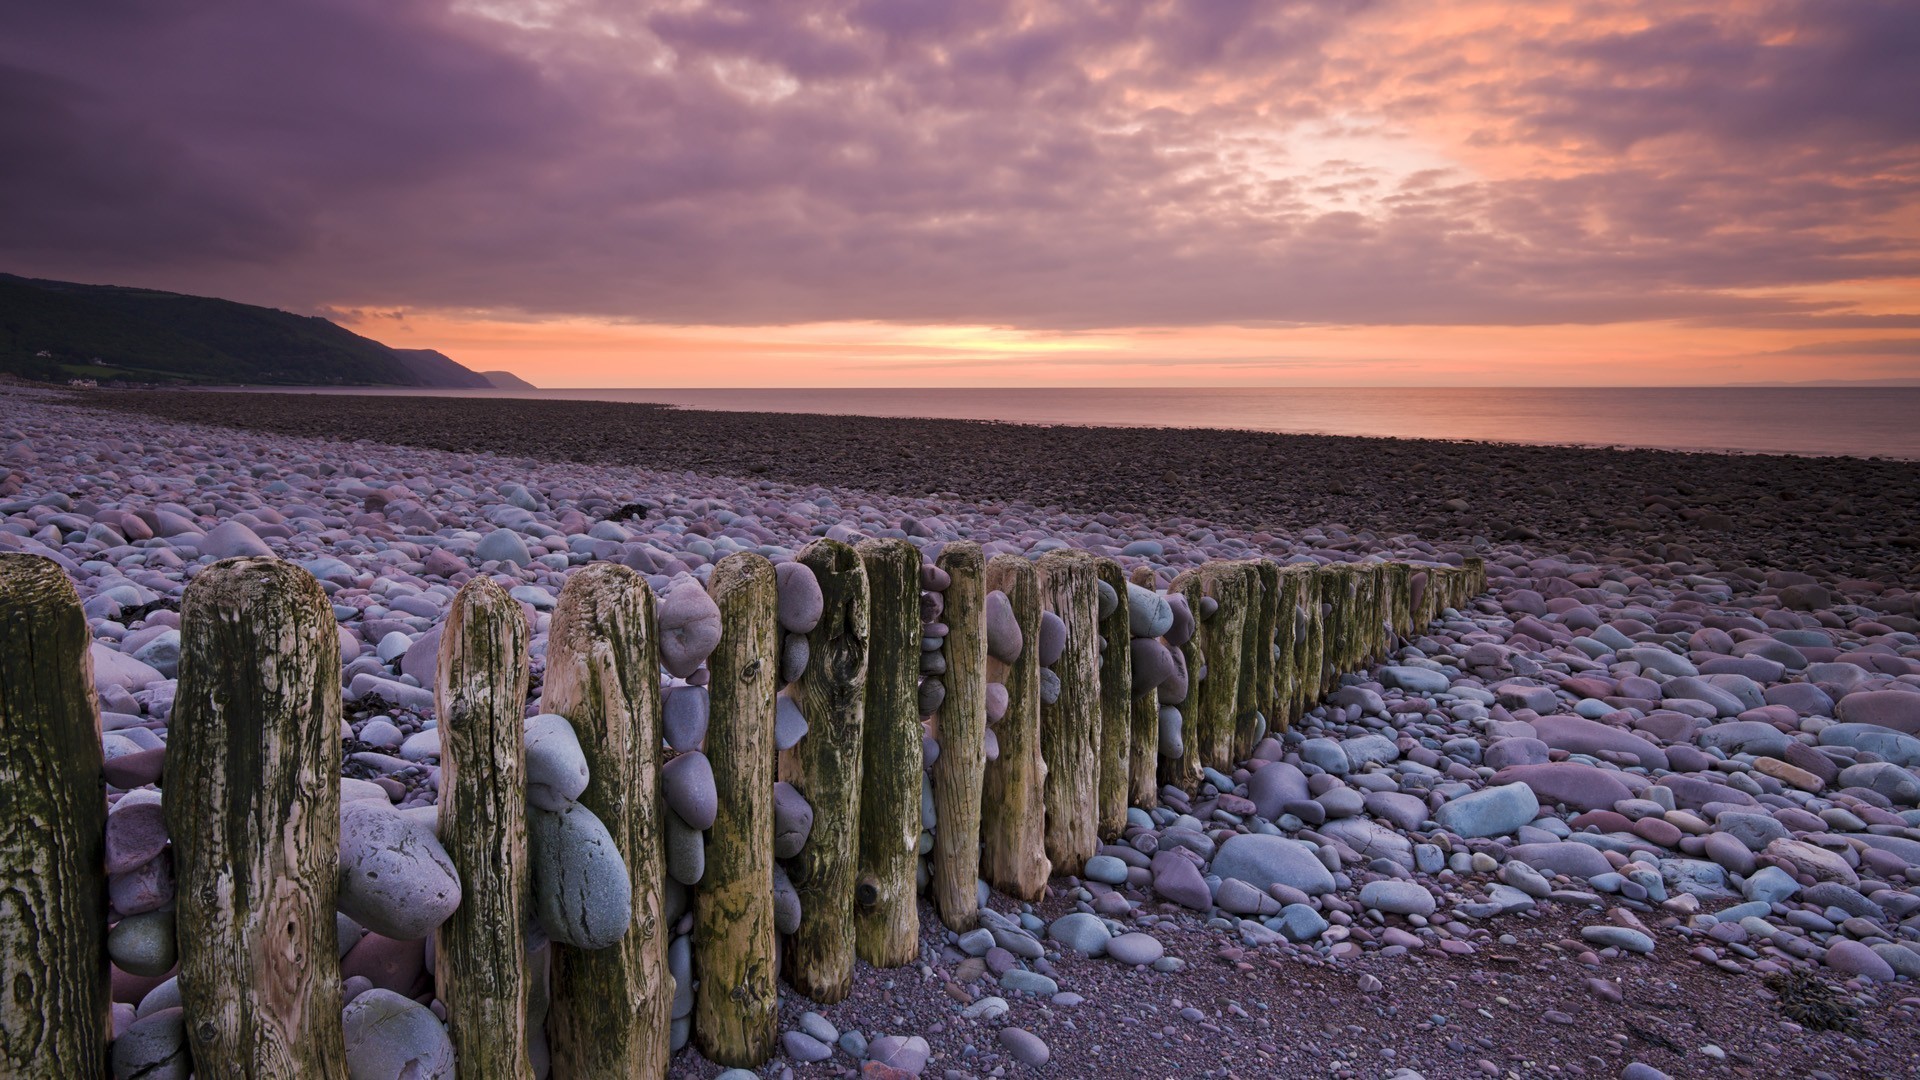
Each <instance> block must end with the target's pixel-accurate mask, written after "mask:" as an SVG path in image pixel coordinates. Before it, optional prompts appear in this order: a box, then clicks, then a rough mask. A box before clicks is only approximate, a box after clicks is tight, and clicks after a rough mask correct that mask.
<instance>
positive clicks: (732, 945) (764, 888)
mask: <svg viewBox="0 0 1920 1080" xmlns="http://www.w3.org/2000/svg"><path fill="white" fill-rule="evenodd" d="M707 589H708V592H709V593H711V595H712V596H713V599H714V602H715V603H716V604H718V605H719V606H720V622H721V625H722V627H723V629H722V631H721V637H720V647H719V648H718V649H716V650H715V651H714V654H713V656H712V657H710V658H709V659H708V660H707V666H708V669H709V671H710V672H711V673H712V675H713V678H712V681H711V682H710V683H709V686H710V688H711V694H712V697H711V709H710V718H709V722H708V725H707V742H706V754H707V760H708V762H709V763H711V764H712V766H713V781H714V788H715V790H716V792H717V793H718V795H719V806H720V813H719V816H718V817H716V818H715V819H714V823H713V827H712V828H711V829H709V830H708V831H707V868H706V873H705V874H704V875H702V877H701V878H700V882H699V884H698V885H696V886H695V887H694V930H693V963H694V971H695V974H696V976H697V977H698V979H699V980H700V984H699V987H698V988H697V989H696V991H695V996H694V1014H693V1035H694V1040H695V1043H696V1044H697V1045H698V1046H699V1048H700V1052H701V1053H702V1054H704V1055H706V1057H707V1058H708V1059H709V1060H711V1061H716V1062H719V1063H720V1064H722V1065H727V1066H729V1067H735V1068H743V1069H752V1068H757V1067H759V1065H760V1064H761V1063H762V1062H764V1061H766V1060H767V1058H769V1057H771V1056H772V1054H773V1050H774V1039H775V1037H776V1035H777V1034H778V1028H777V1023H778V1020H779V1015H778V1013H779V1007H780V1000H779V986H778V982H777V978H776V976H775V972H774V964H775V960H774V954H775V942H774V929H773V780H774V778H773V758H774V749H773V715H774V695H775V694H776V693H777V692H778V691H779V683H780V674H779V670H780V665H779V661H778V659H777V658H778V656H779V646H780V625H779V621H778V618H777V611H776V607H777V604H778V600H777V596H776V590H775V587H774V573H773V565H772V564H771V563H769V562H767V560H765V559H763V558H761V557H760V556H758V555H749V554H736V555H729V556H727V557H726V558H724V559H722V560H720V563H719V564H718V565H717V566H715V567H714V568H713V577H712V578H711V579H710V580H709V581H708V584H707ZM829 597H830V599H829V602H830V603H831V594H829ZM662 1035H663V1037H664V1028H663V1030H662Z"/></svg>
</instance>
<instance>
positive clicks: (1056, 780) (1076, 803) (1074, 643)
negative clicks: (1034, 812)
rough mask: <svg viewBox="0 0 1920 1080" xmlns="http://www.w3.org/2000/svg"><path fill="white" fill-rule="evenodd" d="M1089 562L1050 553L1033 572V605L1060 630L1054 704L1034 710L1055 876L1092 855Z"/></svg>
mask: <svg viewBox="0 0 1920 1080" xmlns="http://www.w3.org/2000/svg"><path fill="white" fill-rule="evenodd" d="M1095 565H1096V564H1095V559H1094V556H1092V555H1089V554H1087V553H1086V552H1084V551H1049V552H1047V553H1046V554H1045V555H1042V556H1041V557H1040V561H1039V562H1038V563H1037V564H1036V565H1035V569H1037V570H1038V571H1039V574H1040V603H1041V606H1042V607H1043V608H1045V609H1046V610H1048V611H1051V612H1053V613H1054V614H1055V615H1056V616H1058V617H1059V618H1060V620H1061V621H1062V622H1064V623H1066V626H1067V647H1066V651H1065V652H1063V653H1062V654H1061V656H1060V660H1059V662H1058V663H1056V664H1054V666H1053V672H1054V674H1055V675H1058V676H1059V677H1060V696H1059V697H1058V699H1056V700H1055V701H1054V703H1053V704H1051V705H1048V704H1046V703H1045V701H1044V700H1043V701H1042V702H1041V706H1040V748H1041V754H1042V756H1044V757H1045V758H1046V761H1047V782H1046V788H1045V790H1046V806H1047V828H1046V838H1047V858H1048V859H1049V860H1050V861H1051V862H1052V863H1053V869H1054V872H1055V873H1060V874H1078V873H1079V872H1080V870H1081V868H1082V867H1084V866H1085V865H1086V862H1087V860H1088V859H1090V858H1092V857H1093V855H1094V853H1095V852H1096V851H1098V850H1099V846H1100V836H1099V831H1098V825H1099V792H1100V660H1099V655H1098V654H1099V630H1098V626H1099V618H1098V616H1099V594H1098V593H1097V592H1096V591H1095V587H1094V581H1095V580H1097V575H1096V569H1095Z"/></svg>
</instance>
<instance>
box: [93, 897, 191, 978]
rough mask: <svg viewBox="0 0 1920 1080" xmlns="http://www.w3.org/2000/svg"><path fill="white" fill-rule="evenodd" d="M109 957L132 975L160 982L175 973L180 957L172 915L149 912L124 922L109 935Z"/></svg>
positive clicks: (125, 919) (163, 912)
mask: <svg viewBox="0 0 1920 1080" xmlns="http://www.w3.org/2000/svg"><path fill="white" fill-rule="evenodd" d="M107 955H108V956H109V957H111V958H112V960H113V963H114V966H116V967H118V968H119V969H120V970H122V971H124V972H126V973H127V974H129V975H139V976H142V977H144V978H149V979H157V978H159V977H161V976H163V975H165V974H166V973H167V972H169V971H171V970H173V963H174V961H175V960H176V959H177V958H178V957H179V952H178V950H177V949H176V948H175V946H174V937H173V912H171V911H147V912H142V913H140V914H138V915H129V916H127V917H126V918H124V919H121V920H120V921H119V922H118V923H116V924H114V927H113V929H112V930H110V931H108V932H107Z"/></svg>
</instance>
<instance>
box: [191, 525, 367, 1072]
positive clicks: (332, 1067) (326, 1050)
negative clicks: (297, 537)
mask: <svg viewBox="0 0 1920 1080" xmlns="http://www.w3.org/2000/svg"><path fill="white" fill-rule="evenodd" d="M340 705H341V702H340V631H339V624H338V623H336V622H335V621H334V618H333V608H332V607H331V606H330V605H329V604H328V603H327V594H326V593H325V592H323V591H321V589H320V583H319V582H318V581H315V580H314V579H313V575H311V574H309V573H307V572H306V571H305V570H302V569H300V568H299V567H298V566H295V565H294V564H293V563H290V562H283V561H281V560H279V559H274V558H241V559H225V560H222V561H220V562H217V563H214V564H213V565H212V566H209V567H207V568H206V569H205V570H202V571H201V572H200V575H199V576H198V577H196V578H194V579H193V583H192V584H190V585H188V586H187V589H186V594H185V596H184V597H183V598H182V600H181V605H180V684H179V692H178V693H177V695H176V696H175V698H174V706H173V716H172V723H171V725H170V730H171V733H172V738H171V740H170V742H169V744H168V747H167V773H166V817H167V831H168V833H169V834H170V835H171V836H172V838H173V866H174V875H175V879H176V882H177V892H176V897H177V901H176V902H177V905H178V906H177V908H176V909H175V911H174V926H175V933H176V935H177V936H178V939H179V941H180V942H181V945H182V947H181V949H180V998H181V1005H182V1007H183V1008H184V1010H185V1016H184V1021H185V1023H186V1030H187V1045H188V1047H189V1048H190V1049H191V1050H192V1052H193V1060H194V1071H195V1073H196V1074H197V1075H199V1076H204V1077H212V1076H245V1077H281V1076H329V1077H332V1076H345V1075H346V1071H347V1063H346V1043H345V1041H344V1037H343V1035H342V1033H341V1029H340V961H339V954H338V952H337V951H336V950H335V948H334V932H333V929H334V907H335V897H336V880H337V877H338V875H339V871H340Z"/></svg>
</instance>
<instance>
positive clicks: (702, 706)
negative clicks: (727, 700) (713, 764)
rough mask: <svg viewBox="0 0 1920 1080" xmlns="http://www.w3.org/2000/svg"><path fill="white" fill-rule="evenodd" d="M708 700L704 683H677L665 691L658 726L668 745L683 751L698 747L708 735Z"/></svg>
mask: <svg viewBox="0 0 1920 1080" xmlns="http://www.w3.org/2000/svg"><path fill="white" fill-rule="evenodd" d="M710 701H711V699H710V698H709V696H708V693H707V688H706V687H704V686H676V687H674V688H673V689H672V690H669V691H668V692H667V701H666V706H665V708H664V710H663V711H662V715H661V726H662V727H663V728H664V729H665V730H666V736H667V745H668V746H670V747H672V748H673V749H675V750H678V751H682V752H685V751H688V750H698V749H700V745H701V744H702V743H703V742H705V741H706V738H707V718H708V715H709V714H708V710H709V707H710Z"/></svg>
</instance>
